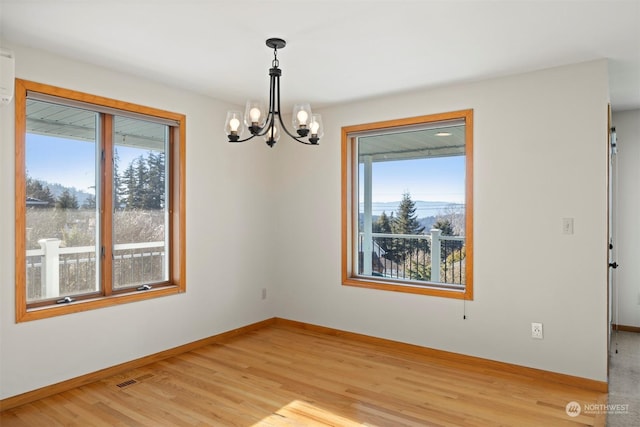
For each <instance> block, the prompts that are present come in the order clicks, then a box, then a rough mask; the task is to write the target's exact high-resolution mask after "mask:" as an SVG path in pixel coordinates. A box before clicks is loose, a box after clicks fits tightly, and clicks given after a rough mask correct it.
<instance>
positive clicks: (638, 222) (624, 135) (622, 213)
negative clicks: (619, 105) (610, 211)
mask: <svg viewBox="0 0 640 427" xmlns="http://www.w3.org/2000/svg"><path fill="white" fill-rule="evenodd" d="M613 126H615V128H616V133H617V136H618V155H617V171H618V173H617V174H616V176H615V178H614V182H617V183H618V185H617V186H616V190H617V191H616V196H617V197H616V203H615V207H614V212H615V214H614V218H615V222H614V226H613V227H614V231H615V239H614V244H615V245H616V251H617V257H616V261H617V262H618V264H619V265H620V266H619V267H618V268H617V269H616V270H615V272H614V274H615V279H614V289H613V313H612V315H613V316H612V317H613V318H612V321H613V323H616V324H619V325H625V326H635V327H640V263H638V260H639V259H640V191H639V190H638V184H640V110H630V111H623V112H618V113H615V114H614V115H613Z"/></svg>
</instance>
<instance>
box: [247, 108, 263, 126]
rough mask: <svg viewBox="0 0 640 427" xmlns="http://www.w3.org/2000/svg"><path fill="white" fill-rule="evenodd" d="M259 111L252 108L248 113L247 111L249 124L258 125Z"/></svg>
mask: <svg viewBox="0 0 640 427" xmlns="http://www.w3.org/2000/svg"><path fill="white" fill-rule="evenodd" d="M260 115H261V112H260V109H259V108H256V107H253V108H252V109H251V110H250V111H249V117H250V118H251V123H258V122H260Z"/></svg>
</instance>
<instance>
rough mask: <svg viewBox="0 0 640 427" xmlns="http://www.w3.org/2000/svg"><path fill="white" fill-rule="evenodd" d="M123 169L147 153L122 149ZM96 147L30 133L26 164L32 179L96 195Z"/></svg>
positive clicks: (90, 144)
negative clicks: (94, 187) (94, 188)
mask: <svg viewBox="0 0 640 427" xmlns="http://www.w3.org/2000/svg"><path fill="white" fill-rule="evenodd" d="M117 149H118V156H119V157H120V168H121V169H123V168H124V167H125V166H126V165H128V164H129V163H130V162H131V160H133V159H134V158H136V157H138V156H139V155H140V154H145V153H147V151H146V150H141V149H136V148H129V147H123V146H119V147H118V148H117ZM95 150H96V145H95V143H93V142H88V141H80V140H73V139H66V138H57V137H53V136H43V135H35V134H30V133H27V136H26V161H27V172H28V173H29V176H30V177H32V178H35V179H41V180H44V181H47V182H49V183H58V184H62V185H64V186H65V187H75V188H76V189H78V190H80V191H85V192H87V193H91V194H95V191H94V190H93V188H91V187H92V186H94V185H95V169H96V152H95Z"/></svg>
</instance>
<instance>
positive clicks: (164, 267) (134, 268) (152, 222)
mask: <svg viewBox="0 0 640 427" xmlns="http://www.w3.org/2000/svg"><path fill="white" fill-rule="evenodd" d="M168 130H169V128H168V126H165V125H161V124H158V123H152V122H147V121H143V120H138V119H131V118H127V117H117V116H116V117H115V118H114V133H113V134H114V141H113V147H114V153H113V159H114V171H113V179H114V182H113V188H114V191H113V194H114V215H113V234H114V235H113V243H114V245H113V288H114V289H122V288H128V287H138V286H140V285H143V284H152V283H159V282H166V281H168V279H169V273H168V255H169V254H168V250H169V239H168V233H169V227H168V220H169V218H168V203H167V202H168V200H167V194H168V189H167V183H168V168H167V164H168V163H167V161H168V159H167V154H168Z"/></svg>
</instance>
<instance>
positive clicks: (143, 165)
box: [118, 152, 165, 210]
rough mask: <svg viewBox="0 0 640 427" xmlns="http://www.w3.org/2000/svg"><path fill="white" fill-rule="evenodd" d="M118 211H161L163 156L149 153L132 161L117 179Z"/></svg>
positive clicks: (163, 174)
mask: <svg viewBox="0 0 640 427" xmlns="http://www.w3.org/2000/svg"><path fill="white" fill-rule="evenodd" d="M118 185H119V189H120V190H119V191H118V202H119V205H118V208H119V209H128V210H130V209H152V210H153V209H163V208H164V203H165V200H164V198H165V156H164V153H157V154H154V153H153V152H149V153H148V154H147V158H144V157H143V156H142V155H141V156H139V157H137V158H136V159H134V160H133V161H132V162H131V163H129V166H127V168H126V169H125V170H124V172H123V173H122V175H121V176H120V178H119V179H118Z"/></svg>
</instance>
